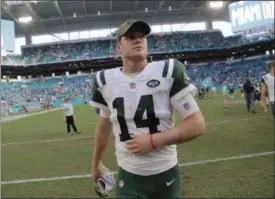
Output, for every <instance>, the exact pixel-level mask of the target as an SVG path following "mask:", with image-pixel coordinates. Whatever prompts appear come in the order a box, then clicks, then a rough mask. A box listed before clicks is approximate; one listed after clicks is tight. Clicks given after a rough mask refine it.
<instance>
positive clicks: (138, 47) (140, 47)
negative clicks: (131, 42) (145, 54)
mask: <svg viewBox="0 0 275 199" xmlns="http://www.w3.org/2000/svg"><path fill="white" fill-rule="evenodd" d="M136 49H138V50H140V49H143V47H142V46H136V47H134V48H133V50H136Z"/></svg>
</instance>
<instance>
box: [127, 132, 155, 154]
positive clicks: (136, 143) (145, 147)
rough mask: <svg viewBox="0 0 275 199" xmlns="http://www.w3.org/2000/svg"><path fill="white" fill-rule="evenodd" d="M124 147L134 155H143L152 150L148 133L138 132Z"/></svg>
mask: <svg viewBox="0 0 275 199" xmlns="http://www.w3.org/2000/svg"><path fill="white" fill-rule="evenodd" d="M126 148H127V149H128V150H129V151H130V152H131V153H133V154H135V155H144V154H147V153H150V152H152V151H153V150H154V148H153V146H152V145H151V141H150V134H138V135H135V136H134V137H133V139H131V140H129V141H127V142H126Z"/></svg>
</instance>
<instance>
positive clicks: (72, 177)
mask: <svg viewBox="0 0 275 199" xmlns="http://www.w3.org/2000/svg"><path fill="white" fill-rule="evenodd" d="M272 154H274V151H268V152H261V153H252V154H246V155H238V156H232V157H225V158H216V159H208V160H201V161H197V162H187V163H180V164H179V167H187V166H195V165H202V164H209V163H216V162H223V161H229V160H240V159H245V158H253V157H259V156H268V155H272ZM113 173H114V174H117V172H116V171H114V172H113ZM89 177H91V174H79V175H71V176H56V177H50V178H36V179H25V180H10V181H1V184H3V185H5V184H20V183H29V182H45V181H57V180H68V179H78V178H89Z"/></svg>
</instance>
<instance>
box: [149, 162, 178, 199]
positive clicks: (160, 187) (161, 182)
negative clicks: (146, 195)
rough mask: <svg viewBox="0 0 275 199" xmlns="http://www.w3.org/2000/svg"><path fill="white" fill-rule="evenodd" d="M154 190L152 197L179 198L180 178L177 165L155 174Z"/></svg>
mask: <svg viewBox="0 0 275 199" xmlns="http://www.w3.org/2000/svg"><path fill="white" fill-rule="evenodd" d="M155 181H156V182H155V184H156V187H155V192H156V194H155V195H153V197H152V198H154V199H166V198H181V178H180V169H179V166H178V165H176V166H175V167H173V168H171V169H169V170H168V171H165V172H163V173H161V174H158V175H157V178H156V179H155Z"/></svg>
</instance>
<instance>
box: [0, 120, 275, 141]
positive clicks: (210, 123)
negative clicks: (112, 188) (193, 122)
mask: <svg viewBox="0 0 275 199" xmlns="http://www.w3.org/2000/svg"><path fill="white" fill-rule="evenodd" d="M262 117H266V116H258V117H251V118H242V119H236V120H222V121H215V122H208V123H207V125H208V126H211V125H218V124H225V123H234V122H241V121H249V120H255V119H259V118H262ZM267 118H270V117H267ZM62 127H63V128H65V127H64V126H62ZM93 137H94V136H79V137H69V138H57V139H50V140H34V141H23V142H7V143H2V144H1V146H7V145H20V144H34V143H49V142H60V141H69V140H78V139H85V138H93Z"/></svg>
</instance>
